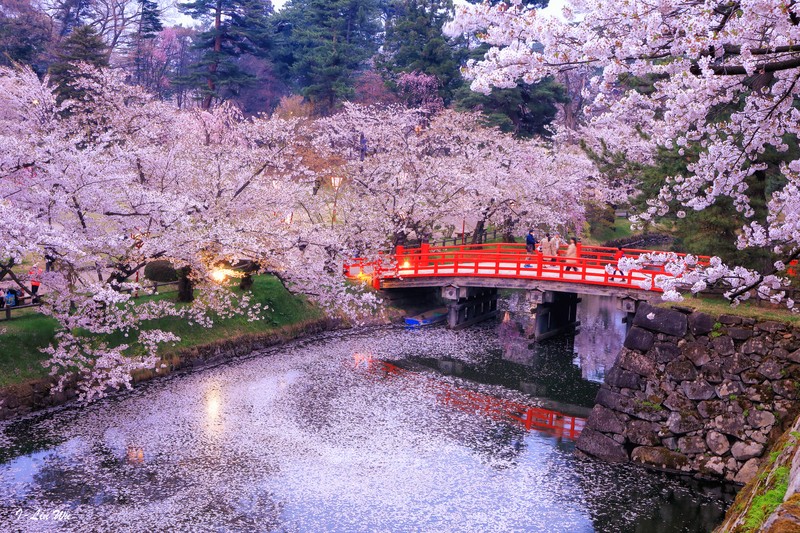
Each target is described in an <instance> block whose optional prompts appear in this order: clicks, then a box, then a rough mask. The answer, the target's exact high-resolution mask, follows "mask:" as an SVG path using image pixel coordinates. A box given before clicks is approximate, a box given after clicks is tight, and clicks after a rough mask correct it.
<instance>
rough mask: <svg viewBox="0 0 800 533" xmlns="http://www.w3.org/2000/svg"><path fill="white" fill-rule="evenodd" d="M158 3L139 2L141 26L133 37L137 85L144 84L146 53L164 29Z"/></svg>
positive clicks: (144, 0)
mask: <svg viewBox="0 0 800 533" xmlns="http://www.w3.org/2000/svg"><path fill="white" fill-rule="evenodd" d="M160 14H161V13H160V11H159V9H158V2H155V1H154V0H139V24H138V26H137V28H136V33H135V34H134V36H133V46H134V51H133V54H134V55H133V66H134V77H135V80H136V83H139V84H142V83H143V82H144V81H145V80H144V79H143V73H144V72H145V68H144V67H145V65H144V63H145V62H146V61H147V54H146V51H147V50H148V49H149V48H152V46H153V41H154V40H155V38H156V37H157V36H158V33H159V32H160V31H161V30H163V29H164V26H163V25H162V24H161V18H160Z"/></svg>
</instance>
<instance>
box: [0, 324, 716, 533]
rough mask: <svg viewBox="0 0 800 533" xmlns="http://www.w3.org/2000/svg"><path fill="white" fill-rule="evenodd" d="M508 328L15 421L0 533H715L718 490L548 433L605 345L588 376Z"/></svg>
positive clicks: (552, 346) (265, 361)
mask: <svg viewBox="0 0 800 533" xmlns="http://www.w3.org/2000/svg"><path fill="white" fill-rule="evenodd" d="M496 327H497V325H491V326H485V327H481V328H474V329H470V330H465V331H460V332H451V331H447V330H444V329H433V330H427V331H402V330H400V329H392V328H379V329H375V330H370V331H361V332H355V333H337V334H330V335H326V336H325V337H324V338H322V339H319V340H314V341H306V342H300V343H296V344H293V345H290V346H285V347H282V348H278V349H275V350H271V351H270V352H269V353H268V354H266V355H264V356H259V357H255V358H252V359H249V360H246V361H240V362H237V363H233V364H228V365H224V366H219V367H216V368H212V369H207V370H205V371H201V372H195V373H193V374H187V375H183V376H176V377H174V378H171V379H167V380H164V381H161V382H158V383H151V384H149V385H147V386H145V387H142V388H141V389H139V390H137V391H135V392H134V393H133V394H128V395H124V396H121V397H119V398H115V399H110V400H107V401H104V402H101V403H98V404H95V405H92V406H90V407H88V408H86V409H83V410H78V409H66V410H61V411H59V412H55V413H50V414H45V415H40V416H37V417H33V418H31V419H28V420H25V421H21V422H16V423H13V424H9V425H6V426H0V428H2V431H3V432H4V439H5V440H7V441H8V443H9V446H8V447H6V448H5V449H3V450H0V461H4V462H3V463H2V464H0V524H12V527H11V530H21V531H40V530H42V529H43V528H58V527H63V528H65V529H67V530H80V531H107V530H120V531H156V530H158V531H163V530H171V531H183V530H215V531H273V530H274V531H376V530H377V531H423V530H424V531H546V532H559V531H564V532H584V531H586V532H589V531H631V532H639V531H641V532H662V531H663V532H667V531H707V530H710V529H711V528H712V527H713V526H714V525H715V523H716V522H717V521H718V520H719V518H720V517H721V512H722V510H723V509H724V506H725V505H726V496H725V495H724V494H723V491H722V490H721V488H720V487H718V486H713V485H708V486H703V485H698V484H694V483H690V482H688V481H685V480H680V479H676V478H672V477H667V476H664V475H660V474H655V473H652V472H647V471H644V470H641V469H638V468H633V467H619V466H610V465H605V464H602V463H599V462H596V461H588V460H580V459H578V458H576V457H575V455H574V453H573V451H574V442H573V440H572V439H573V437H574V434H572V433H569V432H565V431H564V430H563V428H562V429H561V430H558V429H555V428H554V427H544V428H543V429H544V430H543V431H539V429H542V428H540V427H537V426H536V425H535V424H533V423H531V424H529V425H530V431H529V430H528V426H527V425H526V421H527V420H528V418H527V413H528V412H529V410H533V409H536V411H535V413H536V414H537V416H539V415H541V416H542V417H545V418H546V416H545V414H546V413H555V414H554V415H553V417H555V416H556V415H558V416H560V417H561V418H560V420H561V421H562V422H563V420H570V419H571V420H580V419H582V418H584V417H585V416H586V413H588V410H589V409H590V407H591V403H592V400H593V396H594V394H595V393H596V390H597V386H598V384H597V383H595V382H593V381H590V380H588V379H585V378H586V377H589V378H592V376H596V375H598V373H599V372H600V370H599V369H600V368H601V367H602V368H605V365H609V367H610V363H609V362H608V361H600V362H599V363H598V362H597V360H598V358H602V357H607V354H605V353H602V354H599V355H596V356H593V355H592V354H591V350H589V351H588V352H587V354H586V355H579V356H578V359H579V360H580V361H581V367H580V368H579V367H577V366H575V365H574V364H573V359H575V357H574V355H573V350H574V349H576V347H580V346H581V342H582V341H579V340H576V341H574V342H573V341H572V340H569V339H554V340H553V342H549V343H544V344H543V345H541V346H538V347H536V346H535V347H533V348H531V347H530V346H528V344H527V343H526V342H525V341H524V340H520V339H519V338H518V337H519V336H518V335H517V336H516V337H515V335H514V333H513V331H510V330H509V331H505V332H503V331H502V330H501V331H500V334H499V335H498V332H497V329H496ZM504 336H505V337H504ZM503 339H505V340H506V341H507V340H509V339H513V343H510V342H506V343H504V342H503ZM514 343H516V344H514ZM512 344H513V345H514V346H515V348H512V349H509V348H508V346H511V345H512ZM589 344H591V343H589ZM601 351H602V349H601ZM612 362H613V361H612ZM386 363H388V365H387V364H386ZM592 365H594V366H592ZM587 367H591V368H593V370H591V371H590V372H589V375H588V376H587V375H586V368H587ZM392 369H396V370H392ZM515 417H516V418H515ZM20 509H22V510H24V511H25V512H26V513H27V512H29V511H33V510H36V509H42V510H44V511H48V510H55V509H67V510H69V512H70V518H69V520H66V521H60V522H57V523H56V522H54V521H52V520H51V521H49V522H41V521H38V522H37V521H32V520H29V519H26V518H25V516H26V515H25V514H23V516H22V518H20V517H18V515H19V510H20ZM0 529H2V528H0Z"/></svg>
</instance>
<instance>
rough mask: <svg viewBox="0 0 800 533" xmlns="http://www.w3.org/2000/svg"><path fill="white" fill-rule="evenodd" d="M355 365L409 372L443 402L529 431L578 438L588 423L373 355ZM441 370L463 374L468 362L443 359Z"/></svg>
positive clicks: (355, 356) (379, 370) (383, 372)
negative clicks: (409, 369)
mask: <svg viewBox="0 0 800 533" xmlns="http://www.w3.org/2000/svg"><path fill="white" fill-rule="evenodd" d="M353 360H354V366H355V368H361V367H363V368H365V369H366V370H367V371H368V372H372V373H377V374H379V375H389V376H392V375H394V376H397V375H406V376H411V379H414V380H416V381H418V382H419V383H423V384H424V385H425V386H426V387H427V388H428V389H429V390H434V391H435V394H436V397H437V399H438V400H439V402H440V403H442V404H443V405H446V406H449V407H452V408H455V409H459V410H461V411H464V412H466V413H470V414H474V415H476V416H484V417H487V418H491V419H493V420H501V421H507V422H511V423H514V424H516V425H519V426H521V427H523V428H525V430H527V431H531V430H533V429H535V430H537V431H542V432H545V433H548V434H551V435H554V436H556V437H564V438H567V439H569V440H572V441H574V440H576V439H577V438H578V435H580V433H581V430H582V429H583V427H584V426H585V425H586V418H582V417H577V416H570V415H566V414H564V413H560V412H558V411H553V410H550V409H544V408H542V407H538V406H532V405H528V404H526V403H523V402H519V401H513V400H509V399H504V398H498V397H496V396H492V395H489V394H485V393H482V392H478V391H472V390H469V389H466V388H464V387H463V386H462V385H463V384H461V383H450V382H447V381H440V380H437V379H435V378H431V377H427V376H425V375H420V374H415V373H414V372H410V371H408V370H407V369H405V368H403V367H401V366H399V365H396V364H393V363H389V362H387V361H381V360H378V359H375V358H373V357H372V356H371V355H369V356H368V357H365V356H364V354H361V353H356V354H353ZM439 362H440V364H439V370H442V371H443V372H445V373H448V374H463V373H464V365H463V363H460V362H458V361H439Z"/></svg>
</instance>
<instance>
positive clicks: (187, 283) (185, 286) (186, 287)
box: [175, 267, 194, 302]
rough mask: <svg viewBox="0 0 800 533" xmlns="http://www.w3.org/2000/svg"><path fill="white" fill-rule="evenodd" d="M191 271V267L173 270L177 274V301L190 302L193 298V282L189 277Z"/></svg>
mask: <svg viewBox="0 0 800 533" xmlns="http://www.w3.org/2000/svg"><path fill="white" fill-rule="evenodd" d="M191 271H192V269H191V267H183V268H179V269H177V270H176V271H175V272H176V273H177V274H178V301H179V302H191V301H193V300H194V283H193V282H192V280H191V279H190V278H189V274H190V273H191Z"/></svg>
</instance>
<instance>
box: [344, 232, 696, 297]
mask: <svg viewBox="0 0 800 533" xmlns="http://www.w3.org/2000/svg"><path fill="white" fill-rule="evenodd" d="M617 253H618V250H617V249H616V248H602V247H594V246H591V247H590V246H584V247H579V250H578V257H575V258H572V257H564V256H563V255H558V256H543V255H542V254H541V253H531V254H528V253H527V252H526V251H525V247H524V245H523V244H513V243H512V244H507V243H502V244H490V245H467V246H442V247H431V246H426V245H423V246H421V247H419V248H412V249H403V248H402V247H398V250H397V252H396V253H395V254H393V255H387V256H385V259H384V261H382V262H364V261H356V262H354V263H353V264H350V265H346V266H345V274H346V275H348V276H349V277H362V278H363V277H369V278H372V280H373V284H374V285H375V286H380V287H381V288H400V287H414V286H416V287H420V286H436V285H447V284H455V281H456V280H457V281H458V284H462V285H467V284H470V285H474V286H485V287H507V288H531V286H532V283H531V282H533V281H541V282H546V283H544V284H543V285H545V284H546V285H547V286H548V289H549V290H573V291H574V288H573V289H570V288H568V287H569V286H574V285H575V284H581V285H584V286H585V287H583V290H582V292H588V293H598V294H619V293H620V292H625V291H635V292H637V293H641V292H643V291H655V292H661V289H659V288H657V287H655V286H654V284H653V280H654V278H655V277H656V276H670V274H669V273H667V272H666V271H665V270H664V266H663V264H658V263H652V264H649V265H647V266H646V268H644V269H641V270H632V271H630V272H628V273H626V274H625V275H622V274H621V273H619V272H614V270H615V268H616V265H617V261H618V258H615V254H617ZM622 253H623V254H624V256H625V257H639V256H640V255H641V254H643V253H652V252H650V251H648V250H632V249H623V250H622ZM707 261H708V258H706V257H701V258H699V264H704V263H706V262H707ZM442 278H448V279H442ZM489 280H494V281H489ZM556 285H558V286H563V287H564V289H558V288H556ZM592 288H594V289H593V290H592Z"/></svg>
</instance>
